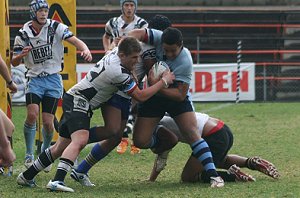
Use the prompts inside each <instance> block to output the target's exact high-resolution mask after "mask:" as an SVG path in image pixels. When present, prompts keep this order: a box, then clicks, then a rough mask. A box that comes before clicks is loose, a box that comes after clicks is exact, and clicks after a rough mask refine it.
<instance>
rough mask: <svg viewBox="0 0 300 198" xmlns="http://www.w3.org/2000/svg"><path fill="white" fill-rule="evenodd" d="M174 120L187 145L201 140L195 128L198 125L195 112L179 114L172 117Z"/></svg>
mask: <svg viewBox="0 0 300 198" xmlns="http://www.w3.org/2000/svg"><path fill="white" fill-rule="evenodd" d="M174 120H175V122H176V124H177V126H178V128H179V130H180V132H181V134H182V135H183V137H184V138H185V140H186V141H187V142H188V143H189V144H192V143H194V142H195V141H197V140H199V138H201V135H200V133H199V129H198V127H197V126H198V125H197V120H196V115H195V112H185V113H182V114H179V115H177V116H176V117H174Z"/></svg>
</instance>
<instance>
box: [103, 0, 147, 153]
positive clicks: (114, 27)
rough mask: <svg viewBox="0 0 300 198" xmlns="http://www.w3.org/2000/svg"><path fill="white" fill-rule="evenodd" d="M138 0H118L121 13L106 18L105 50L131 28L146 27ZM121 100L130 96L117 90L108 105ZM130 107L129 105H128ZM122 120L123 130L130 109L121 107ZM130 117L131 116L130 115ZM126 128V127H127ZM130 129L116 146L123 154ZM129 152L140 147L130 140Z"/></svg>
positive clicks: (111, 46) (113, 104) (107, 50)
mask: <svg viewBox="0 0 300 198" xmlns="http://www.w3.org/2000/svg"><path fill="white" fill-rule="evenodd" d="M137 5H138V2H137V0H120V6H121V11H122V15H121V16H119V17H113V18H111V19H109V20H108V22H107V23H106V25H105V33H104V35H103V37H102V43H103V47H104V50H105V52H106V53H107V52H109V51H110V50H112V49H113V48H114V47H116V46H118V43H119V41H120V39H121V38H122V37H124V36H127V34H128V32H129V31H131V30H133V29H139V28H146V27H148V23H147V22H146V21H145V20H144V19H143V18H141V17H139V16H137V15H136V10H137ZM117 100H118V101H119V102H120V101H121V102H122V101H123V102H122V103H128V102H129V103H130V98H129V97H128V96H126V95H125V94H124V93H122V92H120V91H119V92H118V93H117V94H116V95H114V96H113V97H112V98H111V99H110V100H109V101H108V105H110V106H111V107H112V108H119V109H120V108H121V107H120V106H119V105H117V104H116V103H115V102H114V101H117ZM129 108H130V106H129ZM122 111H123V115H122V116H123V117H122V119H123V121H122V127H121V129H122V130H124V129H125V126H126V123H127V120H128V118H129V114H130V109H125V108H124V109H123V110H122ZM131 117H132V116H131ZM128 122H133V121H132V120H128ZM127 129H128V128H127ZM130 132H131V131H129V130H124V133H123V138H122V140H121V143H120V144H119V145H118V146H117V152H118V153H119V154H123V153H125V152H126V150H127V147H128V145H129V144H130V142H129V138H128V133H130ZM130 145H131V154H136V153H140V149H139V148H137V147H135V146H134V145H133V143H132V142H131V144H130Z"/></svg>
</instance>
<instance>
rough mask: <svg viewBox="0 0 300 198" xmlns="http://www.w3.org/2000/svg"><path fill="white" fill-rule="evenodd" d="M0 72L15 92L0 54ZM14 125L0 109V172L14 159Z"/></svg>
mask: <svg viewBox="0 0 300 198" xmlns="http://www.w3.org/2000/svg"><path fill="white" fill-rule="evenodd" d="M0 74H1V76H2V77H3V78H4V80H5V81H6V85H7V87H8V88H9V89H10V90H11V92H12V93H15V92H17V90H18V88H17V85H16V84H15V83H14V82H13V81H12V78H11V76H10V74H9V71H8V68H7V66H6V64H5V62H4V60H3V59H2V56H1V55H0ZM14 129H15V126H14V124H13V123H12V121H11V120H10V119H9V118H8V117H7V116H6V114H5V113H4V112H3V111H2V110H1V109H0V167H1V168H0V169H1V170H0V172H2V171H3V170H2V166H3V167H8V166H10V165H12V163H13V161H15V160H16V156H15V154H14V152H13V150H12V134H13V132H14Z"/></svg>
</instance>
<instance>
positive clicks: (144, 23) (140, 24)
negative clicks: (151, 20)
mask: <svg viewBox="0 0 300 198" xmlns="http://www.w3.org/2000/svg"><path fill="white" fill-rule="evenodd" d="M134 21H135V23H136V26H137V28H145V27H148V22H147V21H146V20H145V19H143V18H142V17H139V16H137V15H135V16H134Z"/></svg>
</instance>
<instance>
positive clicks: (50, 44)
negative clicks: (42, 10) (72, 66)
mask: <svg viewBox="0 0 300 198" xmlns="http://www.w3.org/2000/svg"><path fill="white" fill-rule="evenodd" d="M72 36H73V33H72V32H71V31H70V30H69V28H68V26H66V25H64V24H62V23H59V22H57V21H55V20H51V19H47V22H46V24H45V25H44V26H43V28H42V30H41V31H40V33H38V34H37V33H36V32H35V31H34V29H33V27H32V21H29V22H27V23H25V24H24V26H23V27H22V28H21V29H20V30H19V32H18V35H17V36H16V38H15V42H14V47H13V51H14V55H17V54H20V53H21V52H22V50H23V48H24V47H26V46H31V47H32V50H31V51H30V52H29V54H28V56H25V57H24V63H25V66H26V68H27V70H28V71H27V74H26V76H27V77H36V76H38V75H39V74H41V73H44V74H45V73H46V74H54V73H58V72H60V71H61V70H62V64H63V56H64V46H63V43H62V41H63V40H65V39H68V38H70V37H72Z"/></svg>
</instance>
